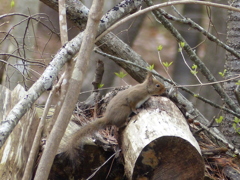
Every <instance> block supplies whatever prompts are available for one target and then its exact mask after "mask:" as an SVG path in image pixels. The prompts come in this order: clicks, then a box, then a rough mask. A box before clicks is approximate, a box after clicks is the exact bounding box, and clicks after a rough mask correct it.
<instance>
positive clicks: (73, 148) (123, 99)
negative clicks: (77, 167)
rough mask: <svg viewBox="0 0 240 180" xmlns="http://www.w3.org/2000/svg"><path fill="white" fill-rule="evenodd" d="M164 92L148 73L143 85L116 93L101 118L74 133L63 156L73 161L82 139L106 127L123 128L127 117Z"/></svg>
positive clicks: (161, 85) (163, 88) (162, 86)
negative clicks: (152, 96) (153, 96)
mask: <svg viewBox="0 0 240 180" xmlns="http://www.w3.org/2000/svg"><path fill="white" fill-rule="evenodd" d="M164 92H165V87H164V85H163V84H162V83H160V82H159V81H158V80H156V79H153V76H152V73H151V72H149V73H148V75H147V77H146V79H145V81H144V82H143V83H141V84H138V85H136V86H133V87H130V88H128V89H126V90H124V91H121V92H118V94H117V95H116V96H115V97H114V98H113V99H112V100H111V101H110V102H109V104H108V105H107V108H106V112H105V114H104V116H103V117H102V118H97V119H96V120H95V121H93V122H90V123H89V124H87V125H85V126H83V127H81V129H80V130H79V131H77V132H76V133H74V134H73V136H72V138H71V139H70V141H68V143H67V145H66V148H65V155H67V156H68V158H69V159H70V160H72V161H74V159H75V158H76V157H77V156H78V154H79V153H78V150H79V149H78V147H80V146H81V141H82V140H83V138H85V137H86V136H88V135H91V134H93V133H94V132H97V131H98V130H99V129H103V128H105V127H107V126H111V125H115V126H117V127H118V128H121V127H123V126H124V125H125V123H126V120H127V118H128V116H129V115H130V114H131V113H132V112H134V113H137V111H136V108H138V107H140V106H141V105H142V104H143V103H144V102H145V101H147V100H148V99H149V98H150V96H151V95H161V94H162V93H164Z"/></svg>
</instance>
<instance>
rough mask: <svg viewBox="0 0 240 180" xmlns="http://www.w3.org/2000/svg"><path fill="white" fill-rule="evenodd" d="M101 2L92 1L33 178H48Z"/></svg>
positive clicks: (74, 100) (73, 102)
mask: <svg viewBox="0 0 240 180" xmlns="http://www.w3.org/2000/svg"><path fill="white" fill-rule="evenodd" d="M103 4H104V0H94V1H93V3H92V6H91V9H90V12H89V18H88V22H87V26H86V30H85V33H84V36H83V40H82V45H81V48H80V51H79V54H78V58H77V62H76V64H75V66H74V70H73V73H72V77H71V81H70V84H69V88H68V91H67V94H66V98H65V101H64V103H63V106H62V108H61V111H60V113H59V115H58V118H57V121H56V123H55V125H54V127H53V129H52V131H51V133H50V135H49V138H48V141H47V144H46V147H45V149H44V151H43V154H42V157H41V160H40V163H39V165H38V168H37V171H36V175H35V178H34V180H46V179H47V178H48V175H49V172H50V169H51V166H52V163H53V160H54V157H55V155H56V153H57V149H58V146H59V144H60V141H61V139H62V137H63V135H64V133H65V130H66V128H67V125H68V123H69V120H70V117H71V115H72V112H73V110H74V108H75V105H76V103H77V100H78V94H79V92H80V89H81V86H82V82H83V79H84V77H85V74H86V71H87V67H88V63H89V59H90V55H91V52H92V50H93V47H94V40H95V37H96V35H97V31H98V25H99V22H100V19H101V16H102V11H103V10H102V9H103Z"/></svg>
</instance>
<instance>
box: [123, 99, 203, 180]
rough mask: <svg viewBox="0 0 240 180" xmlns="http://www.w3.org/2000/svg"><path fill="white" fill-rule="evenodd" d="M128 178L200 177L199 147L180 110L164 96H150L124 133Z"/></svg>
mask: <svg viewBox="0 0 240 180" xmlns="http://www.w3.org/2000/svg"><path fill="white" fill-rule="evenodd" d="M122 151H123V156H124V160H125V165H124V166H125V173H126V175H127V177H128V178H129V179H161V180H164V179H166V180H168V179H203V177H204V162H203V159H202V156H201V150H200V147H199V145H198V143H197V141H196V140H195V138H194V137H193V135H192V133H191V131H190V129H189V126H188V123H187V122H186V119H185V118H184V117H183V115H182V113H181V112H180V110H179V109H178V108H177V107H176V106H175V104H173V103H172V102H171V101H170V100H169V99H167V98H165V97H152V98H151V99H150V100H149V101H148V103H147V104H146V105H145V107H144V110H142V111H141V112H139V113H138V114H137V115H135V116H133V117H132V119H131V121H130V123H129V124H128V126H127V127H126V128H125V130H124V132H123V139H122Z"/></svg>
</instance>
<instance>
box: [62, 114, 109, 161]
mask: <svg viewBox="0 0 240 180" xmlns="http://www.w3.org/2000/svg"><path fill="white" fill-rule="evenodd" d="M105 126H106V121H105V119H104V117H103V118H99V119H96V120H95V121H93V122H90V123H88V124H86V125H85V126H83V127H81V129H80V130H78V131H77V132H75V133H74V134H72V135H71V136H70V137H69V141H68V142H67V143H66V145H65V148H64V150H63V155H64V156H65V157H67V158H68V159H69V161H71V162H72V163H74V162H75V161H79V160H81V159H82V158H83V153H82V151H83V145H84V144H83V143H84V139H86V137H88V136H91V135H93V134H94V133H95V132H96V131H98V130H99V129H102V128H105Z"/></svg>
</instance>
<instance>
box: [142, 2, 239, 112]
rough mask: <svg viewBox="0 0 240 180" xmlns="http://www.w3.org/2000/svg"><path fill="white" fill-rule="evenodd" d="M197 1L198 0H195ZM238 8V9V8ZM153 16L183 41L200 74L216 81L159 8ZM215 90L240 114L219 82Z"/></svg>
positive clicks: (184, 47)
mask: <svg viewBox="0 0 240 180" xmlns="http://www.w3.org/2000/svg"><path fill="white" fill-rule="evenodd" d="M197 2H198V1H197ZM146 3H147V5H149V6H151V5H152V1H150V0H148V1H146ZM238 10H240V9H238ZM153 14H154V16H155V17H156V18H157V19H158V20H159V21H160V22H161V23H162V24H163V25H164V27H165V28H166V29H168V30H169V31H170V32H171V33H172V35H173V36H174V37H175V38H176V39H177V41H178V42H179V43H181V42H183V43H184V46H183V47H182V48H183V49H184V50H185V51H186V53H187V54H188V55H189V57H190V59H191V60H192V61H193V62H194V63H195V64H196V65H197V67H198V68H199V70H200V71H201V72H202V74H203V75H204V76H205V77H206V79H207V80H208V81H210V82H215V81H217V80H216V78H215V77H214V76H213V75H212V73H211V72H210V71H209V69H208V68H207V67H206V66H205V64H204V63H203V62H202V61H201V60H200V59H199V58H198V56H197V55H196V53H195V52H194V51H193V50H192V48H191V47H190V46H189V44H188V43H187V42H186V41H185V39H184V38H183V37H182V36H181V34H180V33H179V32H178V30H177V29H176V28H174V27H173V26H172V24H171V23H170V22H169V21H168V20H167V19H166V18H165V17H164V16H162V15H161V9H158V10H153ZM212 86H213V87H214V89H215V90H216V92H217V93H218V94H219V95H220V97H221V98H222V99H223V100H224V101H225V102H226V104H227V105H228V106H229V107H230V108H231V109H232V110H233V111H235V112H236V113H238V114H240V108H239V107H238V106H237V105H236V104H235V102H234V101H233V100H232V99H231V98H230V97H229V96H228V94H227V93H226V92H225V91H224V90H223V88H222V87H221V86H220V85H219V84H213V85H212Z"/></svg>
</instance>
